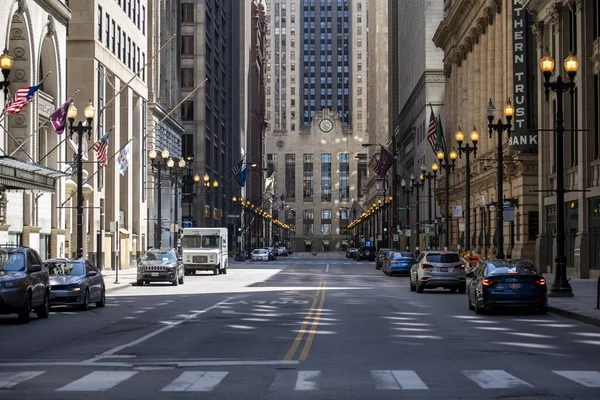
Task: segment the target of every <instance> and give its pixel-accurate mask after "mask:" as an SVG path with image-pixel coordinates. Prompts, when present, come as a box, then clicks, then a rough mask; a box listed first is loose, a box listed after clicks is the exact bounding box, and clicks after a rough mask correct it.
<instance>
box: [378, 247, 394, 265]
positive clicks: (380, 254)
mask: <svg viewBox="0 0 600 400" xmlns="http://www.w3.org/2000/svg"><path fill="white" fill-rule="evenodd" d="M391 251H392V250H390V249H379V251H378V252H377V257H376V258H375V269H381V267H383V262H384V261H385V258H386V257H387V256H388V254H390V252H391Z"/></svg>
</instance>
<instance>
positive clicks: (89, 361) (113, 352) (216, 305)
mask: <svg viewBox="0 0 600 400" xmlns="http://www.w3.org/2000/svg"><path fill="white" fill-rule="evenodd" d="M231 299H233V297H228V298H226V299H225V300H222V301H220V302H218V303H216V304H213V305H212V306H210V307H207V308H205V309H204V310H199V311H195V312H194V313H193V314H190V315H189V316H188V317H187V318H186V319H184V320H179V321H176V322H173V323H172V324H169V325H166V326H163V327H162V328H159V329H157V330H155V331H153V332H150V333H148V334H147V335H144V336H142V337H141V338H139V339H136V340H133V341H131V342H129V343H125V344H123V345H121V346H117V347H114V348H112V349H110V350H107V351H105V352H104V353H102V354H100V357H93V358H90V359H89V360H85V361H83V363H84V364H85V363H93V362H94V361H96V360H98V359H101V357H102V356H110V355H113V354H115V353H118V352H120V351H122V350H124V349H126V348H128V347H131V346H135V345H137V344H140V343H143V342H145V341H146V340H148V339H151V338H153V337H154V336H157V335H160V334H161V333H163V332H165V331H168V330H169V329H173V328H174V327H176V326H179V325H181V324H183V323H184V322H185V321H189V320H191V319H194V318H196V317H197V316H198V315H200V314H205V313H207V312H209V311H211V310H213V309H215V308H218V307H219V306H221V305H223V304H224V303H227V302H228V301H230V300H231Z"/></svg>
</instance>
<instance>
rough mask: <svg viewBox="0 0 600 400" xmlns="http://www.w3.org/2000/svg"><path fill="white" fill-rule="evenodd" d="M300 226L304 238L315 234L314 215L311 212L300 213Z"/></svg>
mask: <svg viewBox="0 0 600 400" xmlns="http://www.w3.org/2000/svg"><path fill="white" fill-rule="evenodd" d="M302 214H303V215H302V217H303V218H302V226H303V227H304V228H303V233H304V236H310V235H314V234H315V230H314V225H315V213H314V211H313V210H304V211H303V212H302Z"/></svg>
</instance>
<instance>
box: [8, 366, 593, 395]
mask: <svg viewBox="0 0 600 400" xmlns="http://www.w3.org/2000/svg"><path fill="white" fill-rule="evenodd" d="M56 373H57V371H51V372H48V371H3V372H0V389H11V390H19V388H20V387H21V386H25V387H27V389H28V390H30V389H32V388H35V387H36V386H38V385H39V382H38V381H37V380H36V379H35V378H36V377H38V376H40V375H43V374H45V375H44V376H48V378H46V379H44V380H43V382H44V386H46V385H47V382H53V381H57V382H61V383H60V384H57V385H56V387H58V389H54V388H50V389H49V390H56V391H63V392H67V391H68V392H78V391H81V392H96V391H107V390H111V391H113V390H118V389H119V385H121V384H122V383H124V382H125V381H127V380H129V379H131V378H133V377H134V376H136V375H137V374H140V375H139V377H138V378H139V381H140V382H141V381H143V380H144V379H145V378H146V377H144V376H143V374H145V373H147V372H140V371H123V370H119V371H110V370H109V371H106V370H95V371H92V372H90V373H88V374H87V375H85V376H83V377H80V378H78V379H76V380H73V381H71V382H69V381H68V380H65V379H68V376H67V375H66V374H65V373H64V372H61V373H60V374H59V377H58V378H56V379H54V378H52V377H51V374H56ZM231 373H234V374H236V376H235V380H239V379H240V376H239V375H237V374H239V373H240V371H234V372H231V371H184V372H182V373H180V374H179V375H172V376H164V377H162V379H164V381H161V382H157V383H156V386H157V387H156V389H155V390H157V391H163V392H212V391H215V390H217V391H218V390H226V389H227V387H228V385H222V383H223V381H224V380H225V378H226V377H228V376H229V375H230V374H231ZM265 373H266V374H271V373H270V372H265ZM369 373H370V378H371V380H372V383H373V386H372V387H374V389H375V390H428V389H429V386H428V385H427V383H426V380H427V379H423V378H422V375H421V376H420V375H419V372H418V371H415V370H391V369H390V370H371V371H364V373H359V375H363V376H365V375H366V376H369ZM455 373H456V374H459V376H462V377H463V379H464V380H465V381H466V378H468V379H469V380H470V381H472V382H474V383H475V384H477V385H478V386H479V387H480V388H481V389H519V388H531V387H534V385H532V384H531V383H529V382H527V381H525V380H522V379H520V378H523V377H522V376H521V377H516V376H514V375H511V374H510V373H509V372H507V371H505V370H501V369H497V370H462V371H460V372H459V371H456V372H455ZM547 373H548V375H549V376H550V375H552V374H555V375H559V376H561V377H564V378H566V379H568V380H569V381H570V382H571V383H572V384H576V385H581V386H584V387H587V388H600V371H586V370H579V371H578V370H569V371H566V370H565V371H562V370H560V371H559V370H552V371H547ZM460 374H462V375H460ZM555 375H552V376H555ZM79 376H80V375H79ZM366 376H365V377H366ZM242 377H243V375H242ZM457 377H458V376H457ZM233 378H234V377H232V379H233ZM271 378H272V379H273V381H272V384H271V386H270V387H269V391H276V392H285V391H290V390H293V391H318V390H321V389H323V387H326V386H327V384H328V381H327V379H326V375H325V376H324V375H323V371H319V370H307V371H292V370H282V371H276V373H275V374H274V375H273V376H271ZM525 379H526V378H525ZM26 381H27V385H22V384H23V383H24V382H26ZM543 382H544V381H539V380H537V381H536V382H535V386H538V387H540V388H543V387H544V383H543ZM65 383H66V384H65ZM365 383H366V382H365ZM60 385H64V386H62V387H60ZM165 385H166V386H165ZM220 388H221V389H220Z"/></svg>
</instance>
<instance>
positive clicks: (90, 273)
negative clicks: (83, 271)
mask: <svg viewBox="0 0 600 400" xmlns="http://www.w3.org/2000/svg"><path fill="white" fill-rule="evenodd" d="M96 275H98V273H97V272H96V271H90V272H88V273H87V276H89V277H90V278H91V277H92V276H96Z"/></svg>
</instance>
